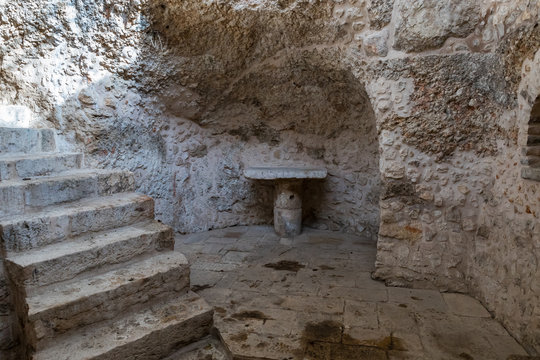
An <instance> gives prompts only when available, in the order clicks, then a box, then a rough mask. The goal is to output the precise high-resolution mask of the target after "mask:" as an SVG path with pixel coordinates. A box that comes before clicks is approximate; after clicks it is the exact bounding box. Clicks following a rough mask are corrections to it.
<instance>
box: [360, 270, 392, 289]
mask: <svg viewBox="0 0 540 360" xmlns="http://www.w3.org/2000/svg"><path fill="white" fill-rule="evenodd" d="M354 280H355V286H356V287H357V288H360V289H385V288H386V285H385V284H384V282H382V281H377V280H373V279H372V278H371V273H369V272H358V273H356V276H355V279H354Z"/></svg>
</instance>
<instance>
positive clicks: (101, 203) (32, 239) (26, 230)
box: [0, 193, 154, 253]
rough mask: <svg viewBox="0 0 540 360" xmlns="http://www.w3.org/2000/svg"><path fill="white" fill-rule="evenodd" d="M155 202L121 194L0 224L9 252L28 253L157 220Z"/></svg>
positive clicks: (80, 202)
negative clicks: (73, 239) (91, 233)
mask: <svg viewBox="0 0 540 360" xmlns="http://www.w3.org/2000/svg"><path fill="white" fill-rule="evenodd" d="M153 217H154V201H153V200H152V198H150V197H148V196H146V195H141V194H136V193H120V194H114V195H110V196H104V197H99V198H92V199H84V200H80V201H76V202H72V203H68V204H62V205H55V206H50V207H47V208H46V209H43V210H41V211H37V212H33V213H27V214H24V215H18V216H14V217H10V218H9V219H4V220H0V238H1V239H2V240H3V243H4V244H3V245H4V247H5V250H6V251H7V252H8V253H10V252H18V251H26V250H30V249H32V248H37V247H41V246H46V245H48V244H53V243H56V242H60V241H62V240H64V239H69V238H73V237H76V236H79V235H82V234H84V233H88V232H97V231H103V230H107V229H114V228H117V227H121V226H126V225H130V224H134V223H137V222H140V221H144V220H149V219H153Z"/></svg>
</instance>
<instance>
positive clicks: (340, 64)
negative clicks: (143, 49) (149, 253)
mask: <svg viewBox="0 0 540 360" xmlns="http://www.w3.org/2000/svg"><path fill="white" fill-rule="evenodd" d="M182 9H183V8H182ZM155 11H156V12H158V13H159V16H157V20H156V23H154V27H155V29H156V31H158V32H159V33H160V34H161V35H160V36H162V38H163V42H164V43H166V44H167V46H168V47H169V49H168V50H167V52H166V53H165V54H163V53H162V54H160V59H161V61H162V62H163V64H165V65H164V66H163V67H164V68H166V69H167V71H168V73H167V76H166V77H165V76H164V81H162V82H161V83H160V85H159V91H161V92H159V91H158V93H160V94H161V99H160V101H161V103H162V104H164V106H165V108H166V112H167V113H168V115H169V116H171V117H178V118H187V119H189V121H190V122H192V123H194V124H196V125H197V127H198V130H197V131H199V129H200V131H201V132H202V135H201V136H200V138H201V142H202V143H203V144H202V146H204V155H205V156H201V157H192V158H190V159H189V160H188V161H186V162H189V165H188V166H189V173H190V176H189V183H188V184H186V185H185V186H183V187H177V190H176V191H177V192H179V191H180V192H182V191H184V192H185V194H182V193H179V198H180V199H183V200H181V201H182V206H181V207H178V208H177V209H174V211H175V213H176V214H177V215H178V219H179V220H178V221H179V222H178V224H175V226H176V227H177V229H178V230H180V231H185V232H190V231H193V230H203V229H208V228H214V227H226V226H233V225H243V224H254V223H271V222H272V212H271V211H272V204H271V198H272V194H271V193H272V191H273V187H272V186H271V185H265V184H262V183H257V182H253V181H248V180H247V179H245V178H243V175H242V170H243V169H244V168H246V167H248V166H256V165H281V166H289V165H296V166H298V165H300V166H324V167H326V168H327V169H328V174H329V176H328V178H327V179H326V180H325V181H323V182H317V181H312V182H308V183H307V184H306V185H305V188H304V189H305V192H306V193H308V194H305V196H303V199H304V204H303V209H304V214H303V217H304V224H305V225H308V226H312V227H316V228H319V229H329V230H335V231H347V232H356V233H364V234H366V235H368V236H371V237H373V239H375V235H376V234H377V231H378V227H379V192H380V191H379V190H380V176H379V147H378V137H377V129H376V123H375V115H374V112H373V109H372V107H371V104H370V101H369V99H368V96H367V94H366V91H365V88H364V86H363V83H362V81H361V79H358V78H357V77H356V76H355V75H354V74H353V73H352V72H351V70H350V69H349V68H348V67H347V66H346V65H344V61H343V58H342V55H343V54H342V52H341V51H340V50H338V49H337V48H336V49H333V48H331V47H330V48H328V47H325V48H324V49H318V48H317V47H313V48H305V47H303V48H296V47H294V46H292V45H291V46H287V47H286V44H283V46H284V47H282V48H281V50H279V49H277V50H276V51H273V52H272V53H268V52H266V51H261V48H262V47H263V45H264V42H265V41H266V42H267V43H268V44H269V45H268V46H274V47H276V46H278V45H276V44H279V42H280V41H282V39H286V38H287V35H285V34H288V33H294V31H295V30H294V29H292V28H291V29H289V28H288V27H292V26H297V25H295V24H296V23H295V22H290V23H289V21H288V20H287V19H281V18H279V17H278V16H282V15H275V16H276V17H274V18H272V20H271V21H270V20H269V21H268V23H272V24H274V25H276V24H279V23H280V22H283V24H282V25H283V26H277V25H276V26H273V27H272V29H273V31H275V32H276V33H275V34H274V32H270V33H265V32H262V31H261V28H262V27H264V26H265V25H264V24H266V23H264V24H262V20H261V19H260V18H258V17H257V16H259V15H257V14H255V13H253V12H240V13H238V14H237V13H235V12H234V11H232V12H230V13H229V16H232V14H235V15H236V16H239V17H240V16H245V18H242V19H241V20H242V21H243V22H250V21H251V22H253V24H250V26H249V27H248V26H246V27H245V28H244V29H243V31H244V33H242V34H241V36H240V34H234V33H229V32H230V31H233V30H231V29H234V27H233V26H226V25H223V22H225V23H227V24H228V23H231V24H232V23H234V24H238V23H241V22H240V20H239V19H236V20H238V21H233V20H235V19H223V20H222V22H220V23H217V24H215V23H213V24H214V25H212V26H210V25H209V24H207V23H206V22H205V21H203V20H198V21H195V20H194V18H193V17H190V22H192V23H193V24H192V26H191V27H187V26H186V24H185V23H178V21H176V20H177V17H176V16H174V17H173V15H172V14H173V10H170V11H169V10H168V8H166V7H164V8H163V7H157V8H156V9H155ZM205 11H207V12H209V13H210V12H211V11H213V8H209V9H205ZM167 14H168V15H167ZM182 14H183V13H182ZM190 14H191V15H193V16H194V13H190ZM239 14H241V15H239ZM264 14H265V15H264V16H270V15H268V14H267V13H264ZM183 15H185V14H183ZM207 16H210V15H208V14H207ZM260 16H263V15H260ZM271 16H274V15H271ZM283 16H284V15H283ZM163 24H167V26H163ZM257 24H259V25H257ZM307 24H309V22H308V23H307ZM235 26H236V25H235ZM296 30H298V29H296ZM236 35H238V36H236ZM274 35H276V36H274ZM274 38H275V42H273V41H270V40H269V39H274ZM216 39H218V40H219V39H221V40H223V39H225V40H227V41H226V42H223V41H217V40H216ZM184 40H185V41H184ZM235 47H237V48H235ZM278 47H279V46H278ZM175 94H180V95H181V96H183V97H182V98H180V96H177V95H175ZM186 94H189V96H186ZM193 104H196V105H197V106H196V107H194V106H193ZM182 131H184V130H182ZM199 135H200V134H199ZM172 136H173V137H174V134H172ZM182 136H183V137H184V138H185V134H183V135H182ZM169 141H174V139H172V140H171V139H169ZM209 179H211V180H209ZM194 194H196V195H194ZM184 195H185V196H184ZM185 199H189V201H185ZM261 199H264V201H261ZM194 214H204V215H205V216H206V217H207V219H206V220H205V219H201V218H197V217H196V215H194ZM208 219H211V221H210V222H206V223H205V221H208Z"/></svg>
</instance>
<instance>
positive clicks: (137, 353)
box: [33, 292, 213, 360]
mask: <svg viewBox="0 0 540 360" xmlns="http://www.w3.org/2000/svg"><path fill="white" fill-rule="evenodd" d="M212 313H213V310H212V308H211V307H210V306H209V305H208V304H207V303H206V302H205V301H204V300H203V299H202V298H201V297H199V296H198V295H197V294H195V293H193V292H188V293H187V294H186V295H183V296H181V297H178V298H176V299H172V300H169V301H167V302H166V303H161V304H154V305H152V306H151V307H149V308H147V309H145V310H142V311H139V312H137V313H129V314H127V315H125V316H124V317H122V318H120V319H114V320H110V321H106V322H102V323H97V324H95V325H90V326H86V327H84V328H81V329H79V330H78V331H77V332H74V333H66V334H64V335H61V336H59V337H56V338H55V339H54V342H52V343H51V344H50V346H49V347H46V348H44V349H42V350H40V351H39V352H37V353H36V354H35V355H34V357H33V359H35V360H68V359H69V360H79V359H81V360H82V359H94V358H99V359H105V358H110V359H120V358H123V357H124V358H137V359H145V360H157V359H161V358H163V357H165V356H166V355H167V354H170V353H171V352H172V351H174V350H175V349H177V348H178V347H179V346H181V345H182V344H188V343H191V342H193V341H195V340H198V339H199V338H200V337H201V336H204V335H206V334H207V333H208V330H209V328H210V327H211V324H212Z"/></svg>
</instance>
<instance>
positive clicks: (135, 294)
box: [15, 251, 189, 349]
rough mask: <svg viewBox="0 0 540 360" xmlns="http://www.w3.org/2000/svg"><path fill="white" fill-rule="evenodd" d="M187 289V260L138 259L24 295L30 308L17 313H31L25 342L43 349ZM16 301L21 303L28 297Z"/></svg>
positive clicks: (170, 256)
mask: <svg viewBox="0 0 540 360" xmlns="http://www.w3.org/2000/svg"><path fill="white" fill-rule="evenodd" d="M100 271H101V269H100ZM188 290H189V264H188V261H187V259H186V257H185V256H184V255H183V254H181V253H179V252H175V251H167V252H164V253H157V254H152V255H151V256H150V257H146V258H142V259H141V258H137V259H134V260H132V261H130V262H128V263H124V264H121V266H117V267H116V268H114V269H112V270H109V271H107V272H101V273H95V274H92V273H85V274H81V276H78V277H76V278H74V279H71V280H69V281H65V282H61V283H57V284H52V285H49V286H45V287H41V288H35V289H33V290H31V291H30V292H29V293H28V294H26V295H27V298H26V305H27V308H20V307H19V309H17V312H18V313H19V317H24V316H25V315H26V310H27V311H28V313H27V321H26V324H25V326H24V327H25V334H26V336H25V338H26V341H27V344H29V345H30V346H31V347H32V348H35V349H40V348H41V347H42V344H43V343H44V342H46V340H47V339H51V338H53V337H55V336H57V335H58V334H62V333H64V332H66V331H68V330H72V329H77V328H80V327H83V326H86V325H90V324H94V323H97V322H100V321H103V320H108V319H112V318H114V317H116V316H118V315H119V314H122V313H124V312H126V311H128V312H130V311H133V308H132V307H137V305H139V306H148V304H149V303H150V304H151V303H152V302H154V301H158V300H159V299H162V300H163V299H170V298H172V297H179V296H181V295H183V294H185V293H186V292H187V291H188ZM15 297H16V298H18V299H21V298H24V294H18V295H16V296H15ZM17 303H18V304H20V303H21V301H20V300H19V301H17ZM171 315H173V314H171Z"/></svg>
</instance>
